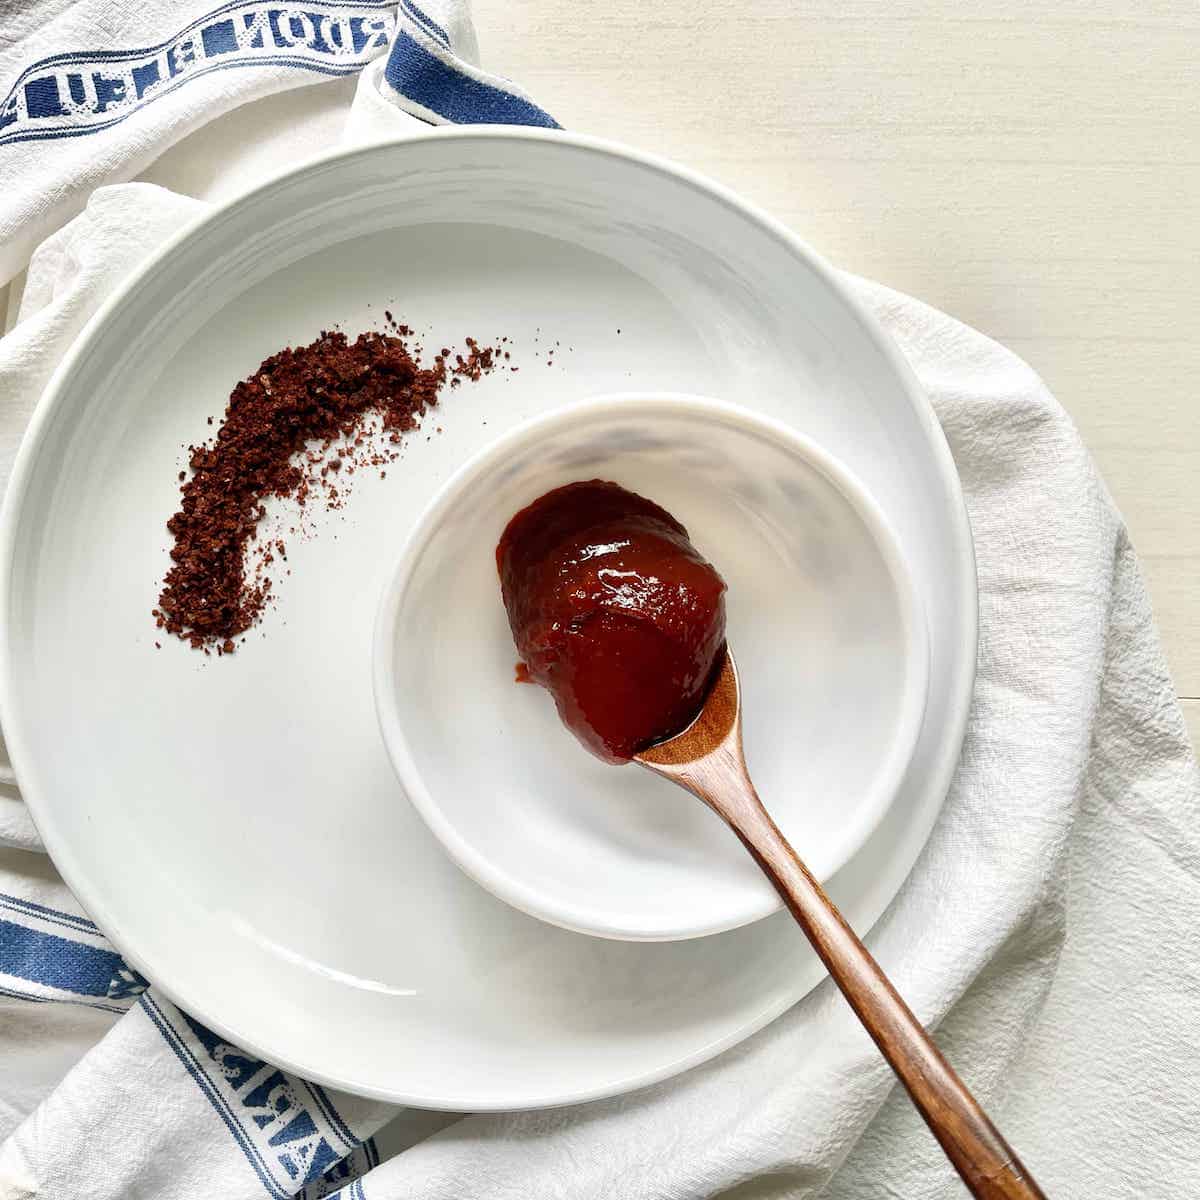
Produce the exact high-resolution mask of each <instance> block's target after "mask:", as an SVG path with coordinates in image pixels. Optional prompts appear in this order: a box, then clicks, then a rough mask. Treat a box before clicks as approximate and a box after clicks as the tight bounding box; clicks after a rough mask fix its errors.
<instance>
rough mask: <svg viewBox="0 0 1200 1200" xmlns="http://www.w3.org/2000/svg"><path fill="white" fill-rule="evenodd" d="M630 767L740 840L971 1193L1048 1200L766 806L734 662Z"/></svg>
mask: <svg viewBox="0 0 1200 1200" xmlns="http://www.w3.org/2000/svg"><path fill="white" fill-rule="evenodd" d="M634 761H635V762H638V763H641V764H642V766H644V767H649V769H650V770H651V771H654V772H655V773H656V774H658V775H662V776H663V777H664V778H666V779H669V780H671V782H672V783H677V784H678V785H679V786H680V787H682V788H686V789H687V790H688V791H689V792H692V793H693V794H694V795H696V796H699V798H700V799H701V800H703V801H704V803H705V804H707V805H708V806H709V808H711V809H712V810H713V811H714V812H715V813H716V814H717V815H718V816H719V817H721V818H722V820H724V821H725V822H726V823H727V824H728V825H729V827H730V828H731V829H732V830H733V832H734V833H736V834H737V835H738V837H739V838H741V840H742V843H743V845H745V847H746V849H747V850H749V851H750V853H751V854H752V855H753V856H754V859H755V861H756V862H757V863H758V865H759V866H760V867H761V868H762V869H763V872H764V873H765V874H766V876H767V878H768V879H770V881H771V882H772V883H773V884H774V885H775V888H776V890H777V891H778V892H779V894H780V895H781V896H782V897H783V900H784V903H785V904H786V905H787V906H788V908H789V909H790V910H791V912H792V916H794V917H795V918H796V920H797V921H798V922H799V923H800V928H801V929H803V930H804V932H805V934H807V936H808V940H809V941H810V942H812V944H813V949H814V950H816V952H817V953H818V954H819V955H820V956H821V961H822V962H823V963H824V964H825V966H826V968H827V969H828V971H829V974H830V975H831V976H832V977H833V981H834V983H836V984H837V985H838V987H839V988H841V990H842V995H844V996H845V997H846V999H847V1000H848V1001H849V1002H850V1007H851V1008H852V1009H854V1012H855V1013H856V1014H857V1016H858V1019H859V1020H860V1021H861V1022H862V1023H863V1025H864V1026H865V1028H866V1030H867V1032H868V1033H869V1034H870V1035H871V1037H872V1038H874V1039H875V1044H876V1045H877V1046H878V1047H879V1049H880V1052H881V1053H882V1054H883V1057H884V1058H886V1059H887V1061H888V1062H889V1063H890V1064H891V1067H892V1070H893V1071H895V1072H896V1074H897V1075H898V1076H899V1078H900V1082H901V1083H903V1084H904V1086H905V1088H906V1089H907V1091H908V1094H909V1096H911V1097H912V1101H913V1103H914V1104H915V1105H916V1106H917V1109H918V1110H919V1112H920V1113H921V1116H923V1117H924V1118H925V1123H926V1124H927V1125H928V1126H929V1128H930V1129H931V1130H932V1131H933V1135H934V1137H936V1138H937V1140H938V1141H939V1142H940V1143H941V1144H942V1149H943V1150H945V1152H946V1155H947V1157H948V1158H949V1159H950V1161H951V1162H952V1163H953V1164H954V1166H955V1168H956V1169H957V1171H958V1173H959V1175H961V1176H962V1179H963V1182H964V1183H965V1184H966V1185H967V1187H968V1188H969V1189H970V1190H971V1194H972V1195H974V1196H979V1197H982V1198H983V1200H1045V1196H1044V1194H1043V1192H1042V1190H1041V1189H1040V1188H1039V1187H1038V1185H1037V1184H1036V1183H1035V1182H1034V1180H1033V1178H1032V1177H1031V1176H1030V1174H1029V1172H1028V1171H1026V1169H1025V1168H1024V1166H1022V1165H1021V1161H1020V1159H1018V1158H1017V1156H1016V1154H1015V1153H1014V1151H1013V1150H1012V1148H1011V1147H1010V1146H1009V1145H1008V1143H1007V1142H1005V1140H1004V1139H1003V1138H1002V1137H1001V1136H1000V1133H999V1131H998V1130H997V1129H996V1127H995V1126H994V1125H993V1124H992V1123H991V1121H990V1120H989V1119H988V1116H987V1114H986V1113H985V1112H984V1111H983V1109H982V1108H980V1107H979V1104H978V1103H977V1102H976V1100H975V1097H974V1096H972V1095H971V1093H970V1092H969V1091H967V1089H966V1087H965V1086H964V1084H963V1082H962V1080H961V1079H959V1077H958V1076H957V1075H956V1074H955V1073H954V1069H953V1068H952V1067H951V1066H950V1064H949V1063H948V1062H947V1061H946V1060H945V1059H944V1058H943V1057H942V1055H941V1052H940V1051H939V1050H938V1048H937V1046H935V1045H934V1043H933V1039H932V1038H931V1037H930V1036H929V1034H927V1033H926V1032H925V1030H924V1028H922V1026H921V1023H920V1021H918V1020H917V1018H916V1017H914V1016H913V1014H912V1011H911V1009H909V1007H908V1005H907V1004H905V1003H904V1001H903V1000H902V999H901V998H900V995H899V993H898V992H897V991H896V989H895V988H894V987H893V986H892V984H891V981H890V980H889V979H888V977H887V976H886V975H885V974H884V973H883V971H882V970H880V967H879V964H878V963H877V962H876V961H875V960H874V959H873V958H872V957H871V955H870V952H869V951H868V950H867V948H866V947H865V946H864V945H863V944H862V942H860V941H859V940H858V937H857V936H856V935H855V933H854V930H853V929H851V928H850V926H849V925H848V924H847V923H846V919H845V918H844V917H843V916H842V914H841V913H840V912H838V910H837V909H836V908H835V907H834V904H833V901H832V900H830V899H829V897H828V896H827V895H825V892H824V891H823V890H822V888H821V885H820V884H819V883H817V881H816V880H815V879H814V878H813V877H812V875H811V874H809V871H808V868H807V867H806V866H805V865H804V864H803V863H802V862H801V861H800V858H799V856H798V855H797V854H796V852H795V850H793V849H792V847H791V846H790V845H788V842H787V839H786V838H785V837H784V836H783V834H782V833H780V832H779V829H778V828H777V827H776V825H775V822H774V821H772V820H771V818H770V816H769V815H768V813H767V810H766V809H765V808H764V807H763V805H762V801H761V800H759V798H758V793H757V792H756V791H755V790H754V785H753V784H752V783H751V782H750V775H749V773H748V772H747V770H746V760H745V757H744V756H743V753H742V713H741V693H740V690H739V688H738V675H737V668H736V667H735V666H734V662H733V655H732V653H730V652H728V651H726V654H725V662H724V665H723V666H722V668H721V672H720V674H719V675H718V676H717V678H716V681H715V682H714V683H713V686H712V688H711V690H710V691H709V694H708V698H707V700H705V702H704V708H703V709H702V710H701V711H700V715H699V716H698V717H697V718H696V719H695V720H694V721H693V722H692V724H691V725H689V726H688V727H687V729H685V730H684V731H683V732H682V733H680V734H677V735H676V736H675V737H673V738H670V739H669V740H667V741H665V742H659V743H658V744H657V745H655V746H651V747H650V748H649V749H648V750H643V751H642V753H641V754H638V755H636V756H635V758H634Z"/></svg>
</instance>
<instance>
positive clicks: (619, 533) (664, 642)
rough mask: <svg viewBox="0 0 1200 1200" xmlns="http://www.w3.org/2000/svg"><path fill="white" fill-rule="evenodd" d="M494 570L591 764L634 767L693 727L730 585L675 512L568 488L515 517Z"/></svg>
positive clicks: (609, 488) (618, 494)
mask: <svg viewBox="0 0 1200 1200" xmlns="http://www.w3.org/2000/svg"><path fill="white" fill-rule="evenodd" d="M496 565H497V566H498V567H499V570H500V586H501V590H502V592H503V596H504V607H505V608H506V609H507V610H508V623H509V625H510V626H511V628H512V634H513V641H514V642H515V643H516V646H517V651H518V653H519V654H520V655H521V658H522V659H523V662H524V667H525V669H526V672H527V678H528V679H529V680H531V681H532V682H534V683H540V684H541V685H542V686H543V687H544V688H546V689H547V690H548V691H549V692H550V694H551V695H552V696H553V697H554V702H555V704H556V705H557V706H558V712H559V715H560V716H561V717H562V719H563V722H564V723H565V724H566V726H567V727H568V728H569V729H570V730H571V731H572V732H573V733H574V734H575V736H576V737H577V738H579V740H580V741H581V742H582V743H583V744H584V745H585V746H586V747H587V748H588V749H589V750H591V751H592V753H593V754H596V755H597V756H598V757H600V758H602V759H605V760H606V761H609V762H625V761H627V760H628V759H630V758H632V757H633V755H634V754H636V753H637V752H638V751H639V750H643V749H645V748H646V747H647V746H649V745H652V744H653V743H654V742H657V741H661V740H662V739H663V738H666V737H671V736H672V735H674V734H676V733H678V732H679V731H680V730H682V729H684V728H685V727H686V726H687V725H688V724H690V723H691V721H692V719H693V718H694V717H695V716H696V714H697V713H698V712H699V711H700V706H701V705H702V704H703V702H704V697H705V694H706V693H707V690H708V685H709V681H710V679H711V677H712V674H713V671H714V668H715V666H716V664H717V662H718V659H719V657H720V654H721V651H722V649H723V648H724V645H725V582H724V580H723V579H722V578H721V577H720V575H718V574H717V572H716V570H715V569H714V568H713V567H712V565H711V564H710V563H708V562H707V561H706V560H705V559H704V558H702V557H701V556H700V554H699V553H698V552H697V551H696V548H695V547H694V546H693V545H692V543H691V541H690V540H689V539H688V533H687V530H686V529H685V528H684V527H683V526H682V525H681V524H680V523H679V522H678V521H676V520H675V518H674V517H672V516H671V514H670V513H668V512H666V511H664V510H663V509H661V508H659V506H658V505H657V504H654V503H652V502H651V501H649V500H646V499H644V498H643V497H641V496H637V495H635V494H634V493H633V492H628V491H626V490H625V489H624V488H622V487H618V485H617V484H615V483H603V482H601V481H600V480H598V479H594V480H591V481H590V482H587V483H571V484H568V485H567V486H566V487H561V488H556V489H555V490H554V491H552V492H547V493H546V495H544V496H542V497H541V499H539V500H535V501H534V502H533V503H532V504H531V505H530V506H529V507H528V508H524V509H522V510H521V511H520V512H519V513H517V515H516V516H515V517H513V519H512V520H511V521H510V522H509V523H508V527H507V528H506V529H505V531H504V534H503V536H502V537H501V539H500V544H499V545H498V546H497V547H496ZM522 675H523V672H521V671H520V669H519V668H518V678H521V677H522Z"/></svg>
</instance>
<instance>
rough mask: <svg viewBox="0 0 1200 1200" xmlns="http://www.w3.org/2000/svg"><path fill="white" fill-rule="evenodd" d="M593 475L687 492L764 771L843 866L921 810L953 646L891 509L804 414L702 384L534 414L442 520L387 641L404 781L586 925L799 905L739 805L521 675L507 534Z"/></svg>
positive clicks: (403, 582) (388, 619)
mask: <svg viewBox="0 0 1200 1200" xmlns="http://www.w3.org/2000/svg"><path fill="white" fill-rule="evenodd" d="M581 479H606V480H611V481H614V482H616V483H619V484H621V485H622V486H624V487H627V488H630V489H631V490H632V491H634V492H637V493H639V494H641V495H646V496H650V497H652V498H653V499H654V500H655V501H656V502H658V503H660V504H662V505H663V506H664V507H665V508H666V509H667V511H668V512H670V513H671V514H672V515H674V516H675V517H677V518H678V519H679V520H680V521H682V522H683V523H684V525H686V526H687V529H688V532H689V534H690V536H691V539H692V541H693V542H694V543H695V545H696V547H697V548H698V549H699V550H700V552H701V553H702V554H704V555H706V556H707V557H708V558H709V559H710V560H711V561H712V562H714V563H715V565H716V566H717V568H718V570H719V571H720V572H721V574H722V576H723V577H724V579H725V581H726V583H727V584H728V585H729V591H728V594H727V596H726V608H727V614H728V615H727V626H726V629H727V634H728V638H729V644H730V645H731V646H732V647H733V648H734V651H735V653H736V655H737V663H738V674H739V676H740V678H741V693H742V711H743V713H744V718H745V719H744V725H745V735H744V736H745V746H746V758H747V762H748V764H749V767H750V770H751V773H752V774H753V776H754V781H755V785H756V787H757V788H758V791H759V794H760V795H761V796H762V797H763V799H764V802H765V803H766V804H767V806H768V808H769V809H770V811H771V814H772V816H773V817H774V818H775V820H776V822H777V823H778V824H779V827H780V828H781V829H782V830H783V832H784V834H785V835H786V836H787V837H788V838H789V839H790V840H791V842H792V843H793V845H797V846H803V847H804V861H805V864H806V865H807V866H808V867H809V869H810V870H811V871H812V872H813V873H814V874H815V875H816V876H817V878H818V879H821V880H825V879H828V878H829V877H830V876H831V875H832V874H833V873H834V872H835V871H836V870H837V869H838V868H839V867H842V866H844V865H845V864H846V863H847V862H848V861H849V859H850V857H851V856H852V855H853V854H854V852H855V851H857V850H858V849H859V848H860V847H861V846H862V844H863V842H864V841H866V839H867V837H869V836H870V834H871V832H872V830H874V829H875V828H876V826H877V825H878V824H879V822H880V820H881V819H882V817H883V814H884V813H885V812H886V811H887V807H888V805H889V804H891V803H892V801H893V800H894V799H895V796H896V794H897V792H898V790H899V787H900V783H901V781H902V780H903V778H904V775H905V772H906V771H907V770H908V764H909V762H910V761H911V760H912V754H913V750H914V749H915V748H916V743H917V738H918V736H919V735H920V732H921V718H922V716H923V715H924V710H925V697H926V695H927V694H928V686H927V685H928V679H929V671H928V663H929V651H928V646H927V640H928V639H927V637H926V626H925V614H924V613H923V612H922V611H921V604H920V600H919V599H918V597H917V595H916V588H915V587H914V585H913V583H912V579H911V576H910V574H909V572H908V570H907V569H906V567H905V565H904V562H903V559H902V557H901V554H900V550H899V547H898V546H897V545H896V543H895V538H894V535H893V534H892V532H891V529H890V527H889V525H888V521H887V518H886V517H885V516H884V515H883V513H882V512H881V511H880V510H879V507H878V506H877V505H876V504H874V503H873V501H872V500H871V498H870V496H868V495H867V494H866V493H865V492H864V490H863V488H862V487H861V485H860V484H859V483H858V481H857V480H855V479H854V478H853V477H852V476H851V475H849V474H848V473H847V472H846V470H845V468H844V467H842V465H841V464H840V463H839V462H838V461H837V460H836V459H834V458H832V457H831V456H830V455H828V454H826V453H824V451H822V450H821V448H820V447H819V446H817V445H816V444H815V443H813V442H811V441H809V440H808V439H807V438H804V437H803V436H801V435H800V434H799V433H798V432H797V431H796V428H795V426H792V425H785V424H784V423H783V422H781V421H774V420H771V419H770V418H768V417H764V416H762V415H761V414H759V413H756V412H753V411H752V410H750V409H745V408H741V407H738V406H735V405H731V404H726V403H722V402H719V401H714V400H709V399H703V398H701V397H698V396H682V395H679V394H678V393H674V394H671V393H667V394H659V395H653V394H652V395H646V394H644V393H632V394H627V395H624V396H615V397H604V398H599V399H597V400H594V401H585V402H583V403H580V404H574V405H568V406H566V407H563V408H559V409H556V410H555V411H553V412H551V413H548V414H546V415H545V416H542V417H539V418H537V419H535V420H533V421H528V422H526V423H525V424H524V425H521V426H519V427H518V428H516V429H514V430H513V431H512V432H511V433H509V434H508V435H507V436H505V437H503V438H500V439H498V440H497V441H496V442H495V443H494V444H493V445H491V446H489V447H488V448H487V449H486V450H485V451H483V453H482V454H480V455H478V456H476V457H475V458H474V459H472V460H471V461H470V462H468V463H466V464H465V465H464V466H463V467H462V468H461V469H460V470H459V471H457V472H456V473H455V475H454V477H453V478H452V479H451V480H450V481H449V482H448V483H447V484H446V485H445V487H444V488H442V490H441V491H440V492H439V493H438V495H437V497H436V498H435V499H434V501H433V503H432V504H431V506H430V508H429V509H428V510H427V511H426V512H425V513H424V514H422V516H421V518H420V520H419V521H418V523H417V526H416V528H415V529H414V532H413V537H412V540H411V541H409V542H408V543H407V544H406V545H405V547H404V549H403V550H402V551H401V554H400V562H399V565H398V568H397V571H396V574H395V577H394V579H393V580H392V582H391V583H390V585H389V586H388V587H387V588H385V589H384V593H383V598H382V600H381V603H380V611H379V618H378V621H377V622H376V631H375V664H374V665H375V702H376V706H377V707H378V710H379V721H380V728H381V730H382V731H383V738H384V742H385V744H386V745H387V748H388V752H389V754H390V755H391V759H392V762H393V764H394V765H395V767H396V771H397V774H398V775H399V777H400V782H401V786H402V787H403V788H404V790H405V791H406V792H407V793H408V796H409V799H411V800H412V802H413V804H414V805H415V806H416V808H417V810H418V811H419V812H420V813H421V815H422V816H423V817H424V818H425V820H426V822H427V823H428V824H429V827H430V829H432V830H433V832H434V834H435V836H437V837H438V839H439V840H440V841H441V842H442V844H443V845H444V846H445V847H446V848H447V850H448V851H449V852H450V854H451V855H452V856H453V858H454V859H455V861H456V862H457V863H458V864H459V866H461V867H462V868H463V869H464V870H465V871H466V872H467V873H468V874H469V875H470V876H471V877H472V878H473V879H476V880H478V881H479V882H480V883H481V884H483V886H484V887H486V888H487V889H488V890H489V891H491V892H493V893H494V894H495V895H497V896H499V897H500V898H501V899H502V900H507V901H508V902H509V903H510V904H515V905H516V906H517V907H518V908H520V909H522V910H524V911H525V912H527V913H531V914H532V915H533V916H535V917H541V918H543V919H544V920H547V921H553V922H554V923H555V924H556V925H562V926H563V927H564V928H566V929H574V930H577V931H578V932H580V933H593V934H599V935H601V936H603V937H618V938H628V939H631V940H634V941H667V940H671V939H674V938H682V937H701V936H705V935H708V934H713V933H722V932H724V931H725V930H727V929H736V928H737V927H738V926H739V925H747V924H749V923H750V922H751V921H757V920H761V919H762V918H763V917H765V916H768V915H770V914H771V913H773V912H775V911H777V910H778V909H779V908H780V907H781V902H780V899H779V895H778V893H777V892H776V891H775V889H774V888H773V887H772V886H771V885H770V883H769V882H768V881H767V879H766V877H765V876H764V875H763V874H762V872H761V871H760V870H759V869H758V867H757V866H756V865H755V863H754V861H753V859H751V857H750V856H749V855H748V854H747V853H746V851H745V848H744V847H743V846H742V845H741V843H740V842H739V841H738V840H737V838H735V837H734V836H733V835H732V834H731V833H730V832H729V830H728V828H727V827H726V826H725V824H724V823H723V822H722V821H721V820H720V819H719V818H718V817H717V816H716V814H715V813H713V812H711V811H710V810H709V809H708V808H706V807H705V806H704V805H703V804H698V803H697V802H696V800H695V798H694V797H692V796H689V795H688V794H687V793H685V792H683V791H682V790H681V789H679V788H677V787H674V786H672V785H671V784H670V783H668V782H667V781H666V780H663V779H658V778H656V777H655V776H653V775H651V774H650V773H649V772H648V771H641V770H638V769H637V768H636V767H629V768H627V769H624V770H621V769H618V768H616V767H613V766H611V765H610V764H607V763H602V762H600V761H599V760H597V759H595V758H593V757H592V756H591V755H590V754H588V753H586V752H585V751H584V750H583V749H582V748H581V747H580V745H579V743H578V742H577V741H576V740H575V739H574V737H572V735H571V734H570V733H569V732H568V731H567V730H566V729H565V728H564V727H563V725H562V723H561V722H560V721H559V719H558V714H557V713H556V711H555V707H554V704H553V702H552V701H551V699H550V697H549V696H548V695H547V694H546V692H545V691H543V690H542V689H541V688H533V687H518V686H517V685H516V683H515V682H514V680H513V660H514V658H515V655H516V652H515V651H514V649H513V639H512V634H511V632H510V630H509V625H508V620H507V617H506V614H505V611H504V606H503V605H502V603H501V601H500V585H499V579H498V578H497V573H496V543H497V542H498V541H499V540H500V536H501V534H502V532H503V530H504V527H505V525H506V524H507V523H508V520H509V518H510V517H511V516H512V514H513V513H515V512H517V511H518V510H520V509H522V508H524V507H525V506H526V505H527V504H531V503H532V502H533V501H534V500H536V499H537V498H538V497H539V496H542V495H544V494H545V493H546V492H548V491H550V489H552V488H556V487H560V486H561V485H563V484H565V483H571V482H574V481H577V480H581Z"/></svg>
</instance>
